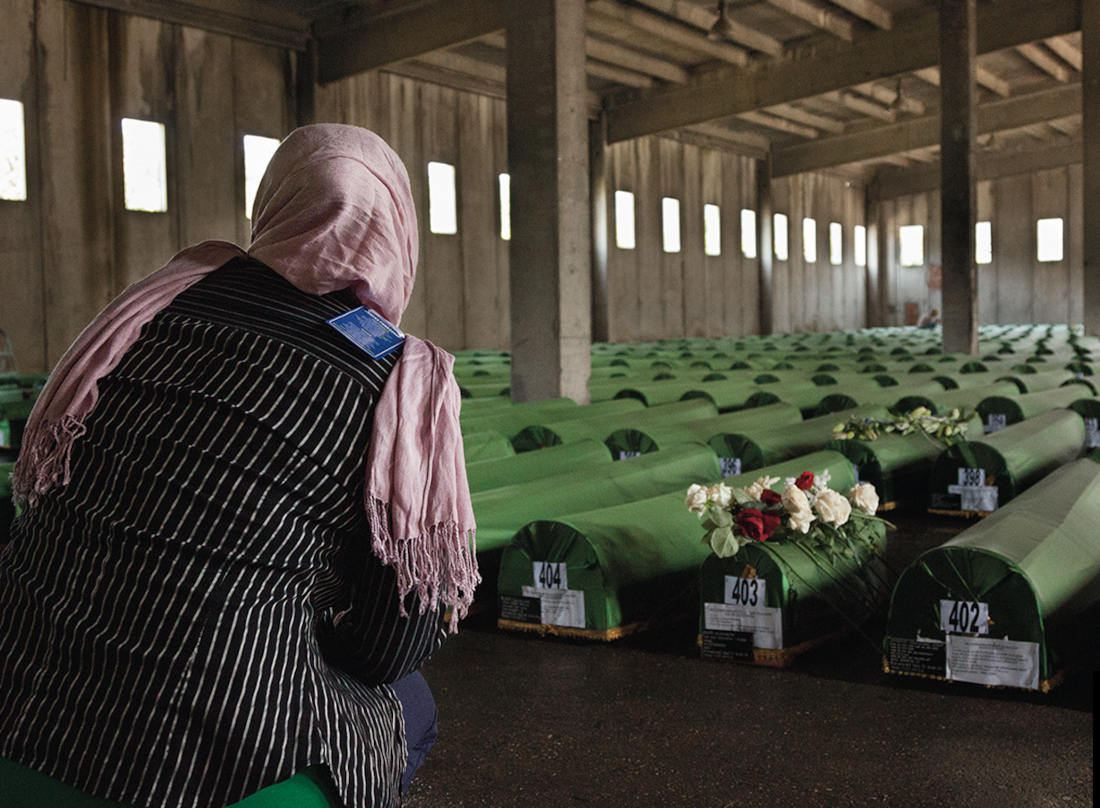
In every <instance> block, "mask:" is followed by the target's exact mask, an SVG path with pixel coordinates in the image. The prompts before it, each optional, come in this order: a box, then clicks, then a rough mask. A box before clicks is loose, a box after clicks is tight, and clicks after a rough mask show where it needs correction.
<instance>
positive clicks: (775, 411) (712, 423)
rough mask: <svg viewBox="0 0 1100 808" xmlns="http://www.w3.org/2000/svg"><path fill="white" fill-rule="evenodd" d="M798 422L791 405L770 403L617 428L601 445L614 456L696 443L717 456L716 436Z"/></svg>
mask: <svg viewBox="0 0 1100 808" xmlns="http://www.w3.org/2000/svg"><path fill="white" fill-rule="evenodd" d="M801 421H802V413H801V412H800V411H799V409H798V408H797V407H795V406H794V405H793V404H783V403H778V404H771V405H769V406H766V407H757V408H755V409H751V410H738V411H736V412H731V413H726V414H724V415H718V416H715V417H713V418H703V419H701V420H698V421H684V422H682V423H673V424H669V423H660V424H651V425H649V426H641V427H628V428H625V429H618V430H615V431H614V432H612V433H611V434H610V435H608V437H607V439H606V440H605V441H604V443H605V444H606V445H607V446H608V448H610V449H611V452H612V454H613V455H614V456H615V457H619V456H620V452H637V453H642V454H644V453H646V452H656V451H658V450H659V449H660V448H661V447H662V446H674V445H676V444H677V443H692V442H700V443H706V444H708V445H710V447H711V448H712V449H714V450H715V451H716V452H718V456H719V457H724V455H723V454H722V453H721V448H722V447H723V444H722V442H721V441H720V440H717V438H718V437H719V436H723V435H726V434H734V433H745V432H748V433H751V432H753V431H755V430H757V429H770V428H775V427H778V426H782V425H789V424H797V423H801Z"/></svg>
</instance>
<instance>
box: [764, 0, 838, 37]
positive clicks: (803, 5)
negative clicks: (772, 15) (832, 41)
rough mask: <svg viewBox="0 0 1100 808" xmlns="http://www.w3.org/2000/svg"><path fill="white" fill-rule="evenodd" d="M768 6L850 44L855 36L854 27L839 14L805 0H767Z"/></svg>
mask: <svg viewBox="0 0 1100 808" xmlns="http://www.w3.org/2000/svg"><path fill="white" fill-rule="evenodd" d="M768 5H769V6H774V7H775V8H777V9H779V10H780V11H785V12H786V13H788V14H790V15H791V16H792V17H797V18H798V19H800V20H802V21H803V22H808V23H809V24H810V25H812V26H814V27H815V28H820V29H821V30H822V31H825V32H826V33H829V34H832V35H833V36H835V37H838V38H840V39H843V40H844V41H845V42H851V41H852V38H853V37H854V36H855V34H854V31H855V26H854V25H852V23H851V22H850V21H848V20H846V19H844V17H842V16H841V15H839V14H833V13H832V12H831V11H829V9H827V8H822V7H821V6H815V5H814V4H812V3H809V2H807V1H806V0H768Z"/></svg>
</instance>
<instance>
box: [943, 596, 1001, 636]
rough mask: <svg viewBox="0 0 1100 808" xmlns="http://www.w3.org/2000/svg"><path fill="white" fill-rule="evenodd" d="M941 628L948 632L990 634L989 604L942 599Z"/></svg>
mask: <svg viewBox="0 0 1100 808" xmlns="http://www.w3.org/2000/svg"><path fill="white" fill-rule="evenodd" d="M940 630H941V631H943V632H944V633H947V634H988V633H989V604H988V603H974V602H973V601H966V600H941V601H940Z"/></svg>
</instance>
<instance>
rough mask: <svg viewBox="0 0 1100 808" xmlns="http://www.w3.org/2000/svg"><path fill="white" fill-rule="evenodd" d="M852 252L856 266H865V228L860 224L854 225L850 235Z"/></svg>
mask: <svg viewBox="0 0 1100 808" xmlns="http://www.w3.org/2000/svg"><path fill="white" fill-rule="evenodd" d="M852 248H853V249H852V252H853V253H854V256H853V257H854V258H855V261H856V266H857V267H865V266H867V228H866V227H864V226H863V225H861V224H857V225H856V227H855V233H853V235H852Z"/></svg>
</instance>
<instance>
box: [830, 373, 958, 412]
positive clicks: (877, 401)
mask: <svg viewBox="0 0 1100 808" xmlns="http://www.w3.org/2000/svg"><path fill="white" fill-rule="evenodd" d="M871 381H872V384H873V386H866V387H863V388H861V389H845V390H839V391H836V392H833V393H829V394H828V395H827V396H824V397H823V398H822V399H821V401H820V403H819V404H818V406H817V409H816V410H815V414H816V415H818V416H822V415H827V414H829V413H834V412H841V411H842V410H850V409H853V408H854V407H875V406H879V407H887V408H890V409H892V408H894V407H895V406H896V405H897V403H898V401H900V400H902V399H905V398H907V397H909V396H926V397H930V396H935V395H939V394H940V393H942V392H943V386H942V385H941V384H940V383H939V382H935V381H915V382H910V381H909V380H908V379H906V381H905V382H904V383H902V384H896V385H887V386H885V387H881V386H879V384H878V383H877V382H874V381H873V380H871Z"/></svg>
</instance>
